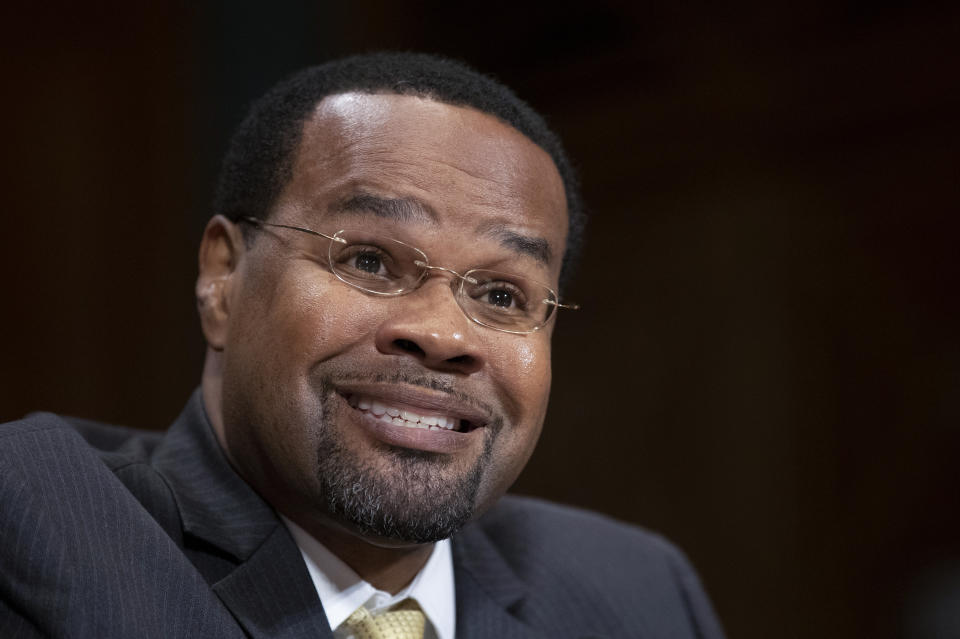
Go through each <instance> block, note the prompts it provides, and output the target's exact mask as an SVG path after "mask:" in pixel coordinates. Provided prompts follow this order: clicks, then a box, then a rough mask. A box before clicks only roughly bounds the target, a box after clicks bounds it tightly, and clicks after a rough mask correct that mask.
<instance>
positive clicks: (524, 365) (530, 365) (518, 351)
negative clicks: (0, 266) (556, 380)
mask: <svg viewBox="0 0 960 639" xmlns="http://www.w3.org/2000/svg"><path fill="white" fill-rule="evenodd" d="M513 351H514V353H513V359H514V364H513V366H514V370H513V371H512V373H511V374H512V376H513V377H514V378H515V379H517V380H518V381H519V382H520V383H521V384H522V388H523V395H524V402H525V403H526V404H527V406H528V407H530V408H534V407H537V408H538V413H537V415H536V416H535V417H537V418H539V420H540V421H542V420H543V416H544V411H545V410H546V405H547V399H548V398H549V396H550V380H551V363H550V343H549V341H548V339H547V338H546V336H544V335H537V336H536V338H535V339H524V340H521V341H520V342H519V343H518V344H516V345H515V346H514V349H513ZM530 417H533V416H530Z"/></svg>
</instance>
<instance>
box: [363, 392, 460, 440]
mask: <svg viewBox="0 0 960 639" xmlns="http://www.w3.org/2000/svg"><path fill="white" fill-rule="evenodd" d="M347 402H348V403H349V404H350V406H352V407H353V408H355V409H357V410H359V411H361V412H364V413H368V414H369V415H372V416H373V417H375V418H377V419H378V420H381V421H383V422H385V423H388V424H392V425H394V426H404V427H406V428H420V429H424V430H447V431H456V432H461V431H462V430H463V428H462V424H461V422H463V423H465V424H467V425H469V422H465V421H464V420H460V419H457V418H455V417H448V416H446V415H426V414H418V413H415V412H413V411H411V410H407V409H401V408H397V407H395V406H390V405H387V404H384V403H382V402H380V401H378V400H376V399H371V398H368V397H364V396H362V395H352V396H350V397H349V398H348V399H347Z"/></svg>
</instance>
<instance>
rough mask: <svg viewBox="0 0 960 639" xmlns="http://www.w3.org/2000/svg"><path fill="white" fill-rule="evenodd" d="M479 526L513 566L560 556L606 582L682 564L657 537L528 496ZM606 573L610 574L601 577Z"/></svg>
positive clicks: (506, 502)
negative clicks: (630, 571)
mask: <svg viewBox="0 0 960 639" xmlns="http://www.w3.org/2000/svg"><path fill="white" fill-rule="evenodd" d="M477 524H478V526H479V527H480V528H482V529H483V531H484V532H485V533H486V535H487V536H488V537H489V538H490V539H491V541H493V542H494V544H495V545H496V546H497V548H498V550H499V551H500V552H501V553H502V554H503V555H504V556H505V557H506V558H507V559H508V560H510V561H511V563H513V564H514V565H521V566H522V565H523V564H524V563H529V562H536V561H540V560H549V561H551V562H554V561H555V560H556V558H557V557H564V562H563V563H564V564H565V565H566V566H567V567H568V568H569V570H571V571H577V570H578V569H582V570H583V571H584V572H585V573H587V575H599V577H600V578H601V579H604V580H605V581H606V579H607V577H615V576H617V575H622V574H623V572H624V568H625V566H629V565H631V564H638V565H642V566H643V567H644V570H645V571H646V572H660V571H668V570H670V569H671V568H670V566H671V563H672V562H676V561H681V562H685V559H683V558H682V554H681V553H680V551H679V550H678V549H677V548H676V547H675V546H674V545H673V544H671V543H670V542H669V541H667V540H666V539H665V538H663V537H662V536H660V535H658V534H656V533H653V532H651V531H648V530H646V529H644V528H641V527H639V526H633V525H630V524H626V523H623V522H620V521H617V520H615V519H613V518H611V517H607V516H605V515H601V514H599V513H595V512H591V511H588V510H583V509H580V508H574V507H570V506H563V505H560V504H555V503H551V502H547V501H543V500H540V499H534V498H530V497H517V496H508V497H504V498H503V499H501V500H500V502H499V503H498V504H497V505H496V506H495V507H494V508H493V509H491V510H490V512H488V513H487V514H486V515H484V516H483V517H482V518H481V519H480V520H479V521H478V522H477ZM608 570H609V571H612V572H613V574H612V575H604V574H603V573H605V572H607V571H608ZM588 578H589V577H588Z"/></svg>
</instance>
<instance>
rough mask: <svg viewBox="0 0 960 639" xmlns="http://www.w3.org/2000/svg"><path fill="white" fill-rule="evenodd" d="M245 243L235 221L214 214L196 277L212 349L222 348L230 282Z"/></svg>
mask: <svg viewBox="0 0 960 639" xmlns="http://www.w3.org/2000/svg"><path fill="white" fill-rule="evenodd" d="M245 249H246V245H245V244H244V239H243V234H242V233H241V232H240V229H239V228H238V227H237V225H236V224H234V223H233V222H231V221H230V220H228V219H227V218H225V217H223V216H222V215H215V216H214V217H213V218H212V219H211V220H210V221H209V222H208V223H207V228H206V229H204V231H203V239H202V240H201V242H200V255H199V262H200V264H199V266H200V274H199V275H198V277H197V288H196V294H197V310H198V311H199V312H200V325H201V327H202V328H203V335H204V337H205V338H206V339H207V344H208V345H209V346H210V348H212V349H214V350H216V351H222V350H223V348H224V345H225V344H226V338H227V326H228V320H229V317H230V290H231V288H232V287H231V283H232V281H233V279H234V276H235V274H236V272H237V265H238V263H239V261H240V258H241V257H242V255H243V253H244V250H245Z"/></svg>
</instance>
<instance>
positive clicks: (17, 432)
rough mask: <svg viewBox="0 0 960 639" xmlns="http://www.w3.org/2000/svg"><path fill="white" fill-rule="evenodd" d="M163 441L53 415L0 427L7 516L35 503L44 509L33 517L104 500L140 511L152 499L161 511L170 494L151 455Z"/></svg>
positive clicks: (0, 475)
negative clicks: (37, 501) (125, 504)
mask: <svg viewBox="0 0 960 639" xmlns="http://www.w3.org/2000/svg"><path fill="white" fill-rule="evenodd" d="M161 438H162V437H161V435H160V434H159V433H151V432H147V431H138V430H135V429H131V428H125V427H119V426H109V425H106V424H100V423H98V422H94V421H90V420H83V419H77V418H72V417H62V416H60V415H55V414H53V413H34V414H31V415H28V416H27V417H25V418H24V419H21V420H17V421H14V422H9V423H6V424H0V500H2V501H5V502H8V505H7V509H8V512H9V509H10V508H14V509H16V510H24V509H26V508H27V504H28V503H29V502H31V501H33V500H39V502H40V503H41V504H42V505H43V508H40V509H38V508H36V505H34V509H33V511H32V512H34V513H39V512H43V511H47V510H51V509H54V510H55V509H56V508H57V507H58V505H59V506H64V505H67V506H69V507H79V506H81V505H83V504H86V505H92V504H93V505H96V504H98V503H99V502H104V503H114V504H119V503H125V502H127V503H130V505H131V507H134V508H135V506H136V504H138V503H142V505H147V504H146V503H145V500H146V499H148V498H149V501H150V503H151V505H153V506H156V507H158V508H159V506H160V504H159V503H158V501H159V502H164V501H167V500H166V499H164V497H166V494H167V493H168V491H167V489H166V487H165V485H164V483H163V480H162V478H161V477H160V476H159V474H158V473H157V472H156V471H155V470H154V469H153V467H152V466H151V465H150V454H151V453H152V451H153V450H154V448H155V447H156V445H157V443H158V442H159V441H160V440H161ZM11 491H13V493H11ZM14 493H15V494H14ZM9 500H13V501H12V502H11V501H9ZM134 502H136V503H134ZM160 510H161V511H165V510H168V508H160Z"/></svg>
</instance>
